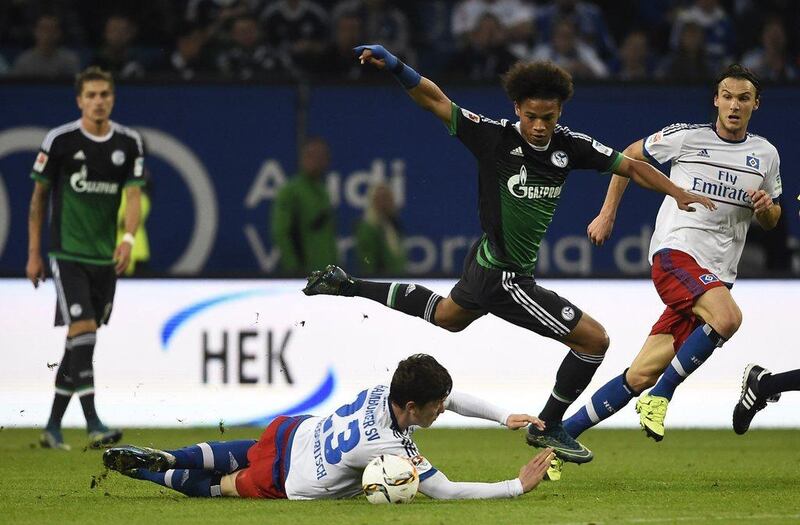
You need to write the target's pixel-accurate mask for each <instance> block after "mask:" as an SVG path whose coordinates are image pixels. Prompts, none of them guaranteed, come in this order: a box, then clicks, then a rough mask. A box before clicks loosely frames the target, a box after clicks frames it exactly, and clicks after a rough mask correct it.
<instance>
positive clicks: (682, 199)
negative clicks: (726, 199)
mask: <svg viewBox="0 0 800 525" xmlns="http://www.w3.org/2000/svg"><path fill="white" fill-rule="evenodd" d="M675 202H677V203H678V208H680V209H681V210H683V211H694V208H693V207H691V206H689V205H690V204H692V203H697V204H700V205H702V206H704V207H705V208H706V209H708V210H711V211H714V210H716V209H717V205H716V204H714V202H713V201H712V200H711V199H709V198H708V197H703V196H702V195H697V194H696V193H692V192H690V191H686V190H681V191H680V193H679V194H678V195H677V196H676V197H675Z"/></svg>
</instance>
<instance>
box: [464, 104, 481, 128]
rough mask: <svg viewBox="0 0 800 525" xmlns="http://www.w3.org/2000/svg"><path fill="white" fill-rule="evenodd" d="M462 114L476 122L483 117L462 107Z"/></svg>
mask: <svg viewBox="0 0 800 525" xmlns="http://www.w3.org/2000/svg"><path fill="white" fill-rule="evenodd" d="M461 114H462V115H464V116H465V117H467V118H468V119H470V120H471V121H472V122H474V123H476V124H477V123H479V122H480V121H481V118H480V117H479V116H478V115H476V114H475V113H473V112H472V111H470V110H468V109H464V108H461Z"/></svg>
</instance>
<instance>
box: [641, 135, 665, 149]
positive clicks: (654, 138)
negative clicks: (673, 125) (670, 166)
mask: <svg viewBox="0 0 800 525" xmlns="http://www.w3.org/2000/svg"><path fill="white" fill-rule="evenodd" d="M662 138H664V134H663V133H662V132H661V131H659V132H658V133H654V134H652V135H650V136H649V137H647V140H646V141H645V144H646V145H648V146H649V145H650V144H655V143H656V142H660V141H661V139H662Z"/></svg>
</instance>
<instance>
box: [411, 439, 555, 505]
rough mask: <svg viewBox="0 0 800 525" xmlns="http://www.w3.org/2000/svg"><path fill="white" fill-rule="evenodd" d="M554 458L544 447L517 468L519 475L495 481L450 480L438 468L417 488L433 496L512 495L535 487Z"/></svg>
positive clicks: (450, 497) (550, 450) (510, 496)
mask: <svg viewBox="0 0 800 525" xmlns="http://www.w3.org/2000/svg"><path fill="white" fill-rule="evenodd" d="M554 457H555V454H553V449H550V448H547V449H545V450H543V451H541V452H539V454H537V455H536V456H535V457H534V458H533V459H531V460H530V461H529V462H528V463H526V464H525V465H523V467H522V468H521V469H520V471H519V477H518V478H516V479H509V480H506V481H498V482H496V483H480V482H470V481H450V480H449V479H448V478H447V476H445V475H444V474H443V473H442V472H441V471H439V472H436V473H435V474H434V475H432V476H431V477H429V478H427V479H425V480H424V481H422V482H420V484H419V491H420V492H422V493H423V494H425V495H426V496H428V497H429V498H434V499H490V498H513V497H515V496H521V495H522V494H524V493H526V492H530V491H531V490H533V489H535V488H536V487H537V486H538V485H539V483H541V481H542V479H544V475H545V473H546V472H547V469H548V467H549V466H550V462H551V461H552V460H553V458H554Z"/></svg>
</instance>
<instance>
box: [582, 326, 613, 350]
mask: <svg viewBox="0 0 800 525" xmlns="http://www.w3.org/2000/svg"><path fill="white" fill-rule="evenodd" d="M610 344H611V339H610V338H609V337H608V333H607V332H606V331H605V329H604V328H603V327H602V326H600V327H598V329H597V330H594V331H593V332H592V335H591V337H590V340H589V344H588V345H587V346H588V347H589V348H588V353H590V354H594V355H603V354H605V353H606V351H607V350H608V347H609V345H610Z"/></svg>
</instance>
